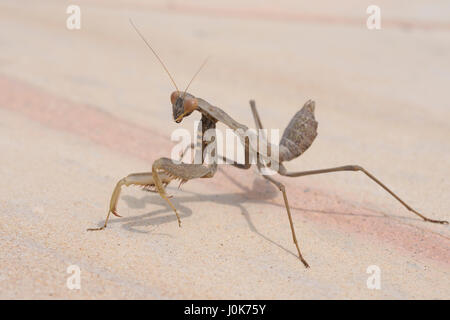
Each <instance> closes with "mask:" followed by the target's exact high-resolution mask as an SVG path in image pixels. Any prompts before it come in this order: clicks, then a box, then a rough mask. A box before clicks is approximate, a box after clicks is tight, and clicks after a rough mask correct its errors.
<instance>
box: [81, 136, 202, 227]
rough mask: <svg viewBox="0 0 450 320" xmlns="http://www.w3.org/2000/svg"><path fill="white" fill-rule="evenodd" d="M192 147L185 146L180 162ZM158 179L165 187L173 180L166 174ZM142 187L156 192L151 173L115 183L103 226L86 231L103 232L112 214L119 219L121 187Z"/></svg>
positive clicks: (140, 174)
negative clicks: (118, 206)
mask: <svg viewBox="0 0 450 320" xmlns="http://www.w3.org/2000/svg"><path fill="white" fill-rule="evenodd" d="M193 147H194V145H193V144H191V145H189V146H187V147H186V148H185V149H184V150H183V152H181V154H180V160H181V159H183V157H184V155H185V153H186V152H187V150H188V149H189V148H193ZM159 179H160V181H161V184H162V185H163V186H166V185H168V184H169V183H170V181H172V180H173V179H174V178H171V177H169V176H168V175H167V174H161V175H160V176H159ZM131 185H134V186H142V187H143V188H144V189H145V190H146V191H151V192H156V191H157V189H156V187H155V182H154V178H153V175H152V172H140V173H132V174H129V175H128V176H126V177H125V178H122V179H120V180H119V182H117V184H116V187H115V188H114V191H113V193H112V195H111V200H110V201H109V211H108V214H107V215H106V219H105V224H104V225H103V226H102V227H99V228H89V229H87V230H88V231H98V230H103V229H105V228H106V225H107V224H108V220H109V216H110V215H111V213H112V214H114V215H115V216H117V217H120V215H119V214H118V213H117V202H118V201H119V197H120V192H121V191H122V186H126V187H128V186H131Z"/></svg>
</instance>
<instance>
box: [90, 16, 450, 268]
mask: <svg viewBox="0 0 450 320" xmlns="http://www.w3.org/2000/svg"><path fill="white" fill-rule="evenodd" d="M130 23H131V25H132V26H133V28H134V29H135V30H136V32H137V33H138V35H139V36H140V37H141V38H142V40H143V41H144V42H145V44H146V45H147V46H148V47H149V49H150V50H151V51H152V52H153V54H154V55H155V57H156V58H157V59H158V60H159V62H160V63H161V65H162V67H163V68H164V70H165V72H166V73H167V74H168V76H169V78H170V80H171V82H172V83H173V85H174V87H175V89H176V91H174V92H173V93H172V94H171V96H170V101H171V104H172V113H173V120H174V121H175V122H176V123H180V122H181V121H182V120H183V119H184V118H186V117H188V116H190V115H191V114H193V113H194V112H199V113H200V114H201V121H200V123H199V128H198V139H199V140H200V143H199V148H198V150H196V151H197V152H199V153H200V157H201V160H202V161H201V163H191V164H187V163H182V162H181V161H174V160H172V159H169V158H160V159H157V160H156V161H155V162H154V163H153V165H152V171H151V172H142V173H133V174H130V175H128V176H126V177H125V178H123V179H121V180H119V182H118V183H117V185H116V187H115V189H114V191H113V193H112V196H111V200H110V207H109V211H108V214H107V216H106V219H105V223H104V225H103V226H102V227H100V228H91V229H88V230H90V231H94V230H103V229H105V228H106V226H107V223H108V220H109V217H110V215H111V213H112V214H114V215H115V216H118V217H120V215H119V214H118V213H117V202H118V200H119V196H120V192H121V189H122V187H123V186H131V185H135V186H141V187H143V188H144V189H145V190H148V191H153V192H157V193H159V195H160V196H161V197H162V198H163V199H164V200H165V201H166V202H167V203H168V205H169V206H170V207H171V208H172V210H173V211H174V213H175V215H176V217H177V220H178V224H179V226H180V227H181V219H180V216H179V214H178V211H177V209H176V208H175V206H174V205H173V204H172V202H171V201H170V197H169V196H168V195H167V193H166V191H165V187H166V186H167V185H168V184H169V183H170V182H172V181H174V180H180V184H182V183H185V182H187V181H189V180H192V179H198V178H213V177H214V175H215V173H216V171H217V162H216V161H212V162H211V163H206V162H205V161H204V160H205V157H204V151H205V150H206V149H212V150H215V143H216V140H215V139H214V138H212V139H205V134H206V132H208V131H210V130H213V132H215V128H216V124H217V123H218V122H221V123H223V124H225V125H226V126H227V127H229V128H231V129H232V130H233V131H234V133H235V134H236V135H237V136H238V137H239V138H240V140H241V142H242V144H243V145H244V150H245V162H244V163H236V162H234V161H230V160H229V159H227V158H225V157H224V156H221V157H222V158H223V160H224V161H226V163H229V164H231V165H233V166H234V167H236V168H239V169H243V170H246V169H249V168H250V167H251V166H252V163H251V162H250V154H251V153H252V154H256V166H257V169H258V171H259V173H261V175H262V177H263V178H264V179H267V180H268V181H269V182H270V183H272V184H274V185H275V186H276V187H277V188H278V189H279V190H280V192H281V194H282V196H283V200H284V205H285V208H286V212H287V215H288V220H289V224H290V228H291V234H292V239H293V242H294V244H295V247H296V249H297V253H298V257H299V259H300V260H301V262H302V263H303V265H304V266H305V267H306V268H309V264H308V263H307V261H306V260H305V259H304V258H303V255H302V253H301V250H300V247H299V243H298V240H297V236H296V234H295V229H294V223H293V220H292V215H291V211H290V207H289V202H288V197H287V194H286V188H285V186H284V184H283V183H281V182H279V181H278V180H276V179H275V178H274V177H273V176H272V175H271V174H266V173H264V172H263V169H264V168H266V167H267V166H269V165H270V166H271V168H272V167H273V164H276V166H275V167H276V168H277V171H276V173H278V174H279V175H281V176H285V177H302V176H307V175H317V174H325V173H331V172H339V171H359V172H362V173H364V174H365V175H366V176H367V177H368V178H370V179H371V180H372V181H374V182H375V183H377V184H378V185H379V186H380V187H382V188H383V189H384V190H385V191H387V192H388V193H389V194H390V195H391V196H392V197H394V198H395V199H396V200H397V201H399V202H400V203H401V204H402V205H403V206H404V207H405V208H406V209H408V210H409V211H411V212H412V213H414V214H416V215H417V216H419V217H421V218H422V219H423V220H425V221H428V222H432V223H440V224H448V222H447V221H440V220H433V219H430V218H427V217H425V216H424V215H422V214H421V213H419V212H417V211H416V210H414V209H413V208H412V207H410V206H409V205H408V204H407V203H406V202H404V201H403V200H402V199H401V198H400V197H398V196H397V195H396V194H395V193H394V192H393V191H391V190H390V189H389V188H388V187H387V186H386V185H385V184H383V183H382V182H381V181H380V180H378V178H376V177H375V176H374V175H372V174H371V173H370V172H368V171H367V170H366V169H364V168H363V167H361V166H359V165H345V166H340V167H334V168H326V169H318V170H310V171H300V172H289V171H288V170H287V169H286V168H285V167H284V165H283V162H285V161H290V160H293V159H295V158H297V157H299V156H300V155H301V154H303V153H304V152H305V151H306V150H307V149H308V148H309V147H310V146H311V144H312V143H313V141H314V139H315V138H316V136H317V127H318V122H317V121H316V119H315V116H314V110H315V103H314V101H311V100H309V101H307V102H306V103H305V104H304V106H303V107H302V108H301V110H300V111H298V112H297V113H296V114H295V115H294V117H293V118H292V119H291V121H290V122H289V124H288V126H287V127H286V129H285V130H284V133H283V136H282V138H281V140H280V143H279V146H273V145H271V144H270V143H268V142H266V144H267V146H268V150H269V151H270V150H271V149H275V148H278V151H279V152H277V153H275V154H276V155H277V156H274V153H272V152H270V155H268V154H266V153H261V152H260V151H259V149H258V148H257V147H256V146H255V144H254V143H251V141H252V139H250V138H252V137H249V135H248V134H246V133H248V127H247V126H245V125H243V124H241V123H239V122H237V121H236V120H234V119H233V118H231V117H230V116H229V115H228V114H227V113H226V112H225V111H223V110H222V109H220V108H218V107H216V106H213V105H212V104H210V103H209V102H207V101H205V100H203V99H201V98H199V97H196V96H194V95H193V94H191V93H188V92H187V90H188V89H189V87H190V85H191V83H192V81H193V80H194V78H195V77H196V76H197V75H198V73H199V72H200V70H201V69H202V68H203V66H204V65H205V63H206V60H205V62H204V63H203V64H202V65H201V67H200V68H199V69H198V71H197V72H196V73H195V75H194V76H193V78H192V79H191V81H190V82H189V84H188V85H187V87H186V89H185V90H184V91H180V90H179V89H178V87H177V85H176V83H175V81H174V79H173V77H172V75H171V74H170V72H169V71H168V69H167V68H166V66H165V64H164V63H163V61H162V60H161V58H160V57H159V56H158V54H157V53H156V52H155V50H154V49H153V48H152V47H151V46H150V44H149V43H148V41H147V40H146V39H145V37H144V36H143V35H142V34H141V33H140V31H139V30H138V29H137V27H136V26H135V25H134V23H133V21H132V20H131V19H130ZM250 107H251V111H252V115H253V118H254V121H255V126H256V128H257V129H259V130H260V131H259V132H261V130H262V129H263V125H262V122H261V118H260V116H259V114H258V111H257V108H256V103H255V101H253V100H251V101H250ZM253 138H254V137H253ZM258 138H260V137H258ZM188 147H191V148H194V146H193V145H191V146H188ZM210 147H213V148H210ZM186 150H187V149H186ZM186 150H185V151H186ZM185 151H184V152H185ZM184 152H183V153H182V154H181V159H182V158H183V155H184ZM214 152H215V151H213V153H214ZM213 156H215V157H216V158H217V157H218V155H217V154H213ZM181 159H180V160H181Z"/></svg>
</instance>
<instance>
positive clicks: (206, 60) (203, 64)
mask: <svg viewBox="0 0 450 320" xmlns="http://www.w3.org/2000/svg"><path fill="white" fill-rule="evenodd" d="M209 58H210V57H206V59H205V61H203V63H202V65H201V66H200V68H198V70H197V72H196V73H195V74H194V76H193V77H192V79H191V81H189V83H188V85H187V87H186V89H185V90H184V94H183V99H184V97H185V96H186V92H187V90H188V89H189V87H190V85H191V83H192V81H194V79H195V77H197V75H198V74H199V73H200V71H201V70H202V69H203V67H204V66H205V64H206V63H207V62H208V60H209Z"/></svg>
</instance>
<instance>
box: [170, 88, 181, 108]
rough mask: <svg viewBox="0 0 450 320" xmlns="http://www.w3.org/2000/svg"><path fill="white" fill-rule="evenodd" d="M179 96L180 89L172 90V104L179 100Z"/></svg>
mask: <svg viewBox="0 0 450 320" xmlns="http://www.w3.org/2000/svg"><path fill="white" fill-rule="evenodd" d="M179 96H180V93H179V92H178V91H174V92H172V94H171V95H170V102H172V105H174V104H175V101H177V99H178V97H179Z"/></svg>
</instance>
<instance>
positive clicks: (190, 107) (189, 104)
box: [183, 98, 198, 114]
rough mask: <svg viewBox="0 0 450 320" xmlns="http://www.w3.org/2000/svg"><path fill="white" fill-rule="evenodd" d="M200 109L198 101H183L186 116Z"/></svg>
mask: <svg viewBox="0 0 450 320" xmlns="http://www.w3.org/2000/svg"><path fill="white" fill-rule="evenodd" d="M197 107H198V101H197V99H195V98H185V99H184V101H183V108H184V114H189V113H191V112H192V111H194V110H195V109H197Z"/></svg>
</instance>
